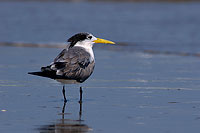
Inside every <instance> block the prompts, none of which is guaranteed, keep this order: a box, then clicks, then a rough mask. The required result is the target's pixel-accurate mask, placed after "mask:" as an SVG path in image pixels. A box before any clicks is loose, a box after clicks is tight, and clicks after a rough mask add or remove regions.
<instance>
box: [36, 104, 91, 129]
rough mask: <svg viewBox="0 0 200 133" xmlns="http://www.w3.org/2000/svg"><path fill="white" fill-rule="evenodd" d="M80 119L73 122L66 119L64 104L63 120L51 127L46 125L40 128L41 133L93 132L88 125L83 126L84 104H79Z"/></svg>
mask: <svg viewBox="0 0 200 133" xmlns="http://www.w3.org/2000/svg"><path fill="white" fill-rule="evenodd" d="M79 104H80V108H79V119H78V120H71V119H65V106H66V103H65V102H64V105H63V109H62V119H60V120H58V121H57V122H56V123H54V124H51V125H44V126H41V127H40V128H39V131H40V133H87V132H89V131H91V128H89V127H88V126H87V125H86V124H83V123H82V122H83V120H82V119H81V116H82V102H81V101H80V102H79Z"/></svg>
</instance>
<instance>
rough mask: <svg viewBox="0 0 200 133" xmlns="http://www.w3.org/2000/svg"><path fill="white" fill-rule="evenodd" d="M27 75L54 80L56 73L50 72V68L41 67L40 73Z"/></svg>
mask: <svg viewBox="0 0 200 133" xmlns="http://www.w3.org/2000/svg"><path fill="white" fill-rule="evenodd" d="M28 74H31V75H37V76H42V77H48V78H51V79H56V77H57V75H56V71H54V70H52V69H51V68H50V66H47V67H42V68H41V71H39V72H28Z"/></svg>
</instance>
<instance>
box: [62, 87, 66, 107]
mask: <svg viewBox="0 0 200 133" xmlns="http://www.w3.org/2000/svg"><path fill="white" fill-rule="evenodd" d="M62 92H63V96H64V103H66V102H67V99H66V96H65V86H64V85H63V90H62Z"/></svg>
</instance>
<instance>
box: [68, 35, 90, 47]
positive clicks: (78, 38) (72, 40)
mask: <svg viewBox="0 0 200 133" xmlns="http://www.w3.org/2000/svg"><path fill="white" fill-rule="evenodd" d="M88 35H89V34H88V33H78V34H76V35H74V36H72V37H71V38H69V39H68V42H70V46H69V47H70V48H71V47H73V46H74V45H75V44H76V43H77V42H78V41H83V40H85V39H86V38H87V36H88Z"/></svg>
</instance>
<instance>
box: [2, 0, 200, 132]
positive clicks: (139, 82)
mask: <svg viewBox="0 0 200 133" xmlns="http://www.w3.org/2000/svg"><path fill="white" fill-rule="evenodd" d="M199 6H200V4H199V3H180V4H177V3H165V4H163V3H162V4H161V3H150V4H145V3H85V2H81V3H62V2H58V3H56V2H47V3H45V2H44V3H39V2H1V3H0V17H1V18H2V19H1V21H0V28H1V30H0V42H33V43H41V42H43V43H52V42H56V44H57V43H59V42H61V43H62V42H64V40H66V37H68V36H71V35H72V34H74V33H76V32H80V31H89V32H92V33H93V34H94V35H96V36H98V37H102V38H106V39H110V40H113V41H115V42H117V45H118V46H110V45H103V47H101V46H100V45H98V46H96V47H95V48H94V50H95V56H96V67H95V71H94V73H93V74H92V76H91V77H90V78H89V79H88V80H87V81H86V82H85V83H84V84H83V85H82V86H83V103H82V105H81V106H80V104H79V103H78V100H79V85H70V86H66V88H67V89H66V94H67V98H68V99H69V101H68V102H67V104H66V106H65V114H64V115H63V114H62V110H63V106H64V105H63V97H62V92H61V89H62V86H61V85H60V84H59V83H57V82H56V81H54V80H50V79H46V78H41V77H36V76H31V75H28V74H27V72H29V71H37V70H39V69H40V67H41V66H44V65H47V64H49V63H50V62H51V61H52V60H53V58H54V57H55V56H56V55H57V54H58V53H59V52H60V51H61V49H59V48H25V47H0V60H1V63H0V132H22V133H23V132H24V133H26V132H48V133H51V132H95V133H96V132H103V133H107V132H116V133H121V132H138V133H140V132H141V133H143V132H149V133H155V132H162V133H163V132H164V133H174V132H175V133H188V132H192V133H196V132H199V124H200V121H199V119H200V111H199V110H200V97H199V95H200V89H199V88H200V82H199V81H200V77H199V75H200V70H199V67H200V63H199V60H200V59H199V56H198V53H199V49H200V47H199V45H198V44H199V42H200V41H199V32H198V31H199V26H198V25H199V22H200V20H199V17H198V16H199V10H200V8H199ZM11 9H12V10H11ZM74 9H76V10H74ZM91 11H92V12H93V14H91ZM130 16H131V17H130ZM91 17H92V18H93V19H90V18H91ZM80 19H81V23H80V22H79V20H80ZM89 20H90V21H89ZM77 22H79V23H77ZM119 42H121V43H119ZM194 55H195V56H194ZM80 109H81V110H80Z"/></svg>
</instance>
